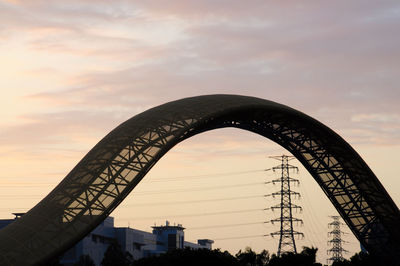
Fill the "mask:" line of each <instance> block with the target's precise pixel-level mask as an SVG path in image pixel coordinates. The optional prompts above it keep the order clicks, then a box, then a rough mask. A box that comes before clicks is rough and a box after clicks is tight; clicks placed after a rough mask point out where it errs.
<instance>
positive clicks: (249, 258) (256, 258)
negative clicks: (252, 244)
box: [236, 247, 269, 266]
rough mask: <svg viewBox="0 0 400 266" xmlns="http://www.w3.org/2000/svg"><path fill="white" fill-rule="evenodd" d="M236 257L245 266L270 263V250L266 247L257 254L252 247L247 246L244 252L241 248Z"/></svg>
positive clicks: (259, 265) (263, 265) (261, 265)
mask: <svg viewBox="0 0 400 266" xmlns="http://www.w3.org/2000/svg"><path fill="white" fill-rule="evenodd" d="M236 259H237V260H238V262H239V264H240V265H243V266H265V265H268V263H269V252H268V251H266V250H265V249H264V250H263V251H261V253H260V254H257V253H255V252H254V251H253V250H252V249H251V248H249V247H246V249H245V251H244V252H242V251H241V250H239V252H238V253H237V254H236Z"/></svg>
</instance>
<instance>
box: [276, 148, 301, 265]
mask: <svg viewBox="0 0 400 266" xmlns="http://www.w3.org/2000/svg"><path fill="white" fill-rule="evenodd" d="M272 158H274V159H277V160H280V161H281V164H280V165H278V166H275V167H273V168H272V170H273V171H275V170H280V171H281V177H280V178H278V179H274V180H272V183H273V184H275V183H280V184H281V190H280V191H278V192H275V193H272V194H271V195H272V196H273V197H274V196H279V197H280V199H281V202H280V203H279V204H278V205H275V206H272V207H271V210H280V213H281V216H280V218H276V219H273V220H271V223H275V222H279V223H280V230H279V231H277V232H273V233H271V236H272V237H274V236H279V244H278V252H277V255H278V257H279V256H281V255H282V254H283V253H285V252H294V253H297V248H296V242H295V239H294V236H301V237H304V234H303V233H301V232H298V231H295V230H293V223H301V224H303V220H301V219H298V218H295V217H293V213H292V212H293V210H302V208H301V207H300V206H298V205H296V204H293V203H292V198H295V197H300V193H298V192H295V191H293V190H291V188H290V184H291V183H297V184H299V180H298V179H295V178H291V177H290V176H289V171H290V169H292V170H297V171H298V168H297V167H296V166H293V165H290V164H289V161H290V160H291V159H294V158H293V157H292V156H286V155H282V156H272Z"/></svg>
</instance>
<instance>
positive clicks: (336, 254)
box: [327, 216, 348, 264]
mask: <svg viewBox="0 0 400 266" xmlns="http://www.w3.org/2000/svg"><path fill="white" fill-rule="evenodd" d="M330 217H331V218H332V219H333V221H332V222H330V223H329V224H328V228H332V231H330V232H328V237H332V239H331V240H329V241H328V245H332V248H330V249H328V250H327V254H328V255H331V257H330V258H329V259H328V264H329V262H331V263H334V262H335V261H342V260H344V258H343V253H347V252H348V251H347V250H345V249H344V248H343V247H342V244H343V243H345V241H344V240H343V239H342V234H344V232H343V231H341V229H340V225H342V223H341V222H340V216H330Z"/></svg>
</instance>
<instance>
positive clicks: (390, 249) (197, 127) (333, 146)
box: [0, 95, 400, 265]
mask: <svg viewBox="0 0 400 266" xmlns="http://www.w3.org/2000/svg"><path fill="white" fill-rule="evenodd" d="M223 127H237V128H241V129H245V130H249V131H252V132H255V133H258V134H260V135H263V136H265V137H267V138H269V139H271V140H273V141H275V142H276V143H278V144H280V145H281V146H283V147H284V148H286V149H287V150H288V151H290V152H291V153H292V154H293V155H294V156H295V157H296V158H297V159H298V160H299V161H300V162H301V163H302V164H303V165H304V166H305V167H306V169H307V170H308V171H309V172H310V174H311V175H312V176H313V177H314V178H315V180H316V181H317V182H318V184H319V185H320V186H321V188H322V189H323V191H324V192H325V193H326V195H327V196H328V197H329V199H330V200H331V202H332V203H333V205H334V206H335V207H336V209H337V210H338V212H339V213H340V215H341V216H342V218H343V219H344V221H345V222H346V223H347V225H348V226H349V227H350V229H351V230H352V231H353V233H354V234H355V235H356V237H357V238H358V239H359V240H360V241H361V243H362V244H363V246H364V247H365V248H366V249H367V250H369V251H370V252H372V253H374V254H377V255H382V256H383V259H385V260H387V261H388V263H392V264H395V263H397V262H398V261H400V260H399V258H398V256H399V255H398V254H400V247H399V243H398V239H400V232H399V229H398V224H399V223H400V212H399V209H398V208H397V206H396V204H395V203H394V202H393V200H392V199H391V198H390V196H389V195H388V193H387V192H386V190H385V189H384V188H383V186H382V185H381V183H380V182H379V180H378V179H377V178H376V176H375V175H374V174H373V172H372V171H371V170H370V169H369V167H368V166H367V165H366V164H365V162H364V161H363V160H362V159H361V158H360V156H359V155H358V154H357V153H356V152H355V151H354V150H353V149H352V148H351V147H350V145H349V144H347V143H346V142H345V141H344V140H343V139H342V138H341V137H340V136H338V135H337V134H336V133H334V132H333V131H332V130H330V129H329V128H327V127H326V126H324V125H323V124H321V123H319V122H318V121H316V120H315V119H313V118H311V117H309V116H307V115H305V114H303V113H301V112H299V111H296V110H294V109H291V108H289V107H287V106H284V105H280V104H277V103H274V102H271V101H267V100H263V99H258V98H253V97H245V96H235V95H209V96H199V97H193V98H186V99H182V100H178V101H175V102H170V103H167V104H164V105H161V106H158V107H155V108H152V109H150V110H147V111H146V112H143V113H141V114H139V115H136V116H134V117H133V118H131V119H129V120H128V121H126V122H124V123H123V124H121V125H120V126H118V127H117V128H116V129H114V130H113V131H111V132H110V133H109V134H108V135H107V136H106V137H104V138H103V139H102V140H101V141H100V142H99V143H98V144H97V145H96V146H95V147H94V148H93V149H92V150H91V151H90V152H89V153H88V154H87V155H86V156H85V157H84V158H83V159H82V160H81V161H80V162H79V163H78V165H77V166H76V167H75V168H74V169H73V170H72V171H71V172H70V173H69V174H68V175H67V176H66V177H65V178H64V180H63V181H62V182H61V183H60V184H59V185H58V186H57V187H56V188H55V189H54V190H53V191H52V192H51V193H50V194H49V195H48V196H46V197H45V198H44V199H43V200H42V201H41V202H39V203H38V204H37V205H36V206H35V207H34V208H32V209H31V210H30V211H29V212H28V213H27V214H25V215H24V216H23V217H22V218H20V219H18V220H16V221H15V222H13V223H12V224H11V225H9V226H7V227H6V228H4V229H2V230H0V265H31V264H39V263H43V262H45V261H46V260H48V259H50V258H52V257H54V256H57V255H59V254H61V253H62V252H64V251H66V250H67V249H68V248H70V247H72V246H73V245H74V244H75V243H76V242H78V241H79V240H80V239H82V238H83V237H84V236H85V235H86V234H88V233H89V232H90V231H91V230H93V229H94V228H95V227H96V226H97V225H99V224H100V223H101V222H102V221H103V220H104V219H105V218H106V217H107V216H108V215H109V214H110V213H111V212H112V211H113V210H114V209H115V208H116V207H117V206H118V205H119V204H120V203H121V202H122V200H123V199H124V198H125V197H126V196H127V195H128V194H129V193H130V192H131V191H132V190H133V189H134V187H135V186H136V185H137V184H138V183H139V182H140V181H141V180H142V178H143V177H144V176H145V175H146V173H147V172H148V171H149V170H150V169H151V167H152V166H153V165H154V164H155V163H156V162H157V161H158V160H159V159H160V158H161V157H162V156H163V155H164V154H165V153H167V152H168V151H169V150H170V149H171V148H172V147H173V146H175V145H176V144H178V143H179V142H181V141H182V140H184V139H186V138H189V137H191V136H193V135H196V134H199V133H201V132H204V131H208V130H212V129H216V128H223Z"/></svg>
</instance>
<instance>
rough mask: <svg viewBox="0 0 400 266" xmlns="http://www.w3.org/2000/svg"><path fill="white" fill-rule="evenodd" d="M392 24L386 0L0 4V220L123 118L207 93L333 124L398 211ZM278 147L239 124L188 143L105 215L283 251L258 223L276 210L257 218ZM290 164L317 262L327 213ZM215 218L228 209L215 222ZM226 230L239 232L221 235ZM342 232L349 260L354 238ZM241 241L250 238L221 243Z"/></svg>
mask: <svg viewBox="0 0 400 266" xmlns="http://www.w3.org/2000/svg"><path fill="white" fill-rule="evenodd" d="M399 28H400V3H399V2H398V1H385V0H384V1H368V2H366V1H351V2H349V1H301V2H299V1H246V2H244V1H223V0H221V1H208V0H204V1H193V0H192V1H191V0H189V1H175V0H171V1H168V2H161V1H154V0H148V1H121V0H115V1H105V0H98V1H94V0H79V1H76V0H69V1H65V0H59V1H48V0H29V1H22V0H8V1H4V0H3V1H0V58H1V60H0V92H1V97H0V168H1V169H2V171H1V173H0V193H1V194H0V195H1V196H0V197H1V201H0V218H10V217H12V215H11V213H12V212H24V211H27V210H29V209H30V208H31V207H33V206H34V205H35V204H36V203H37V202H38V201H39V200H40V199H41V198H42V197H43V196H45V195H46V194H47V193H48V192H49V191H50V190H51V189H52V188H53V187H54V186H55V185H56V184H57V183H58V182H59V181H60V180H62V178H63V177H65V175H66V174H67V173H68V172H69V171H70V170H71V169H72V168H73V167H74V166H75V165H76V164H77V163H78V162H79V160H80V159H81V158H82V157H83V156H84V155H85V154H86V153H87V152H88V151H89V150H90V148H91V147H93V146H94V145H95V144H96V143H97V142H98V141H99V140H100V139H101V138H102V137H104V136H105V135H106V134H107V133H108V132H109V131H110V130H112V129H113V128H115V127H116V126H118V125H119V124H120V123H122V122H124V121H125V120H127V119H129V118H130V117H132V116H134V115H136V114H138V113H140V112H142V111H145V110H147V109H148V108H150V107H154V106H157V105H159V104H162V103H165V102H168V101H172V100H175V99H179V98H184V97H189V96H196V95H203V94H216V93H224V94H240V95H249V96H256V97H260V98H264V99H268V100H272V101H276V102H279V103H282V104H285V105H288V106H291V107H293V108H295V109H297V110H300V111H302V112H304V113H306V114H308V115H310V116H312V117H314V118H316V119H317V120H319V121H321V122H322V123H324V124H326V125H327V126H329V127H330V128H332V129H333V130H334V131H336V132H337V133H338V134H340V135H341V136H342V137H343V138H344V139H345V140H346V141H348V142H349V143H350V144H351V145H352V146H353V147H354V148H355V150H356V151H357V152H359V153H360V155H361V156H362V157H363V159H364V160H365V161H366V162H367V164H368V165H369V166H370V167H371V169H372V170H373V171H374V173H375V174H376V175H377V176H378V178H379V180H380V181H381V182H382V184H383V185H384V186H385V188H386V189H387V191H388V192H389V194H390V195H391V196H392V198H393V199H394V201H395V202H396V204H399V203H400V190H398V187H399V185H400V181H399V180H398V174H397V172H398V169H396V166H397V165H399V164H400V156H398V154H397V152H398V151H399V148H400V108H399V105H398V103H399V100H400V88H399V84H400V50H399V48H398V47H400V34H398V31H399ZM283 153H286V154H287V152H286V151H285V150H283V149H282V148H280V147H279V146H278V145H276V144H274V143H272V142H271V141H269V140H267V139H264V138H262V137H260V136H257V135H254V134H253V133H249V132H244V131H240V130H238V129H224V130H216V131H212V132H207V133H204V134H201V135H199V136H195V137H193V138H191V139H189V140H186V141H184V142H183V143H181V144H179V145H178V146H177V147H175V148H174V149H172V150H171V151H170V152H169V153H168V154H167V155H166V156H165V157H164V158H162V159H161V161H160V162H159V163H158V164H157V165H156V166H155V167H154V168H153V169H152V170H151V172H150V173H149V174H148V176H147V177H146V178H145V180H144V181H143V183H141V184H139V186H138V187H137V189H135V190H134V191H133V193H132V194H131V195H130V196H129V197H128V198H127V199H126V200H125V201H124V202H123V203H122V204H121V206H120V207H119V208H118V209H117V210H115V212H114V213H113V214H112V215H113V216H114V217H115V221H116V224H117V225H118V226H131V227H135V228H140V229H143V230H151V228H150V226H151V225H153V224H154V223H157V224H161V223H164V222H165V220H166V219H169V220H170V221H171V222H172V223H174V222H176V223H181V224H183V225H184V226H185V227H187V229H186V238H187V239H188V240H192V241H193V240H195V239H197V238H211V239H221V240H216V242H215V245H214V246H215V247H218V248H221V249H223V250H225V249H227V250H229V251H230V252H232V253H235V252H237V251H238V250H239V249H244V248H245V247H246V246H251V247H252V248H253V249H255V250H257V251H259V250H261V249H263V248H266V249H269V250H270V251H271V252H276V246H277V240H276V239H270V238H269V237H261V235H264V234H269V233H270V232H273V231H277V230H278V227H277V226H276V225H275V226H274V225H271V224H263V222H264V221H269V220H271V219H273V218H275V217H276V216H278V213H271V212H268V211H261V209H263V208H267V207H268V206H270V205H273V204H276V199H275V201H274V199H268V198H264V197H262V195H264V194H268V193H271V192H273V191H275V190H277V189H278V188H277V187H273V186H272V187H271V186H270V185H265V184H263V182H266V181H268V180H271V179H272V178H277V177H278V176H279V173H273V172H270V171H263V170H265V169H268V168H270V167H272V166H274V165H275V164H276V163H277V162H276V161H274V160H273V159H271V158H269V156H271V155H281V154H283ZM292 164H294V165H297V166H298V167H300V172H299V174H294V175H296V178H299V179H300V180H301V182H302V183H301V185H300V187H298V188H294V189H296V190H298V191H300V192H301V193H302V194H303V197H302V198H301V200H299V201H298V202H297V204H300V205H302V206H303V208H304V212H303V213H299V214H296V215H298V216H299V217H300V218H302V219H303V220H304V225H303V226H302V227H298V228H296V230H298V231H302V232H304V233H305V239H304V240H299V242H298V246H299V247H301V246H302V245H314V246H317V247H319V249H320V251H319V259H320V261H322V262H324V261H323V260H325V258H326V249H327V246H326V241H327V239H328V238H327V231H328V228H327V223H328V222H329V221H330V218H329V217H328V216H329V215H335V214H336V211H335V210H334V209H333V207H332V206H331V204H330V203H329V201H328V199H327V198H326V197H325V196H324V194H323V193H322V191H321V190H320V189H319V187H318V186H317V185H316V182H315V181H314V180H313V179H312V177H311V176H310V175H309V174H308V173H307V171H306V170H305V169H304V168H302V167H301V165H300V163H298V162H296V161H292ZM224 186H226V187H225V188H224V189H221V188H222V187H224ZM228 186H230V187H228ZM177 190H179V192H177ZM182 190H186V192H185V191H182ZM171 191H172V192H171ZM304 194H305V195H304ZM233 198H236V199H233ZM183 200H184V201H187V202H191V203H190V204H184V203H182V201H183ZM179 201H180V203H179ZM168 202H169V204H167V205H166V204H165V203H168ZM159 203H164V205H162V204H159ZM245 210H248V212H244V211H245ZM223 211H225V212H231V213H230V214H224V215H213V214H212V213H215V212H223ZM194 214H197V215H198V214H203V215H202V216H196V215H194ZM190 215H191V216H190ZM256 223H258V224H256ZM228 224H246V225H243V226H232V227H229V228H228V227H226V226H225V227H218V226H217V225H228ZM206 225H208V226H210V228H200V227H205V226H206ZM212 226H214V227H212ZM191 228H192V229H191ZM344 229H345V230H347V232H348V233H349V234H348V235H345V238H347V239H348V241H349V243H348V245H347V246H346V248H347V249H348V250H349V251H350V253H349V255H351V254H353V253H354V252H356V251H358V246H357V245H358V244H357V240H356V239H355V238H354V237H353V236H352V235H351V233H350V230H348V229H346V228H345V227H344ZM241 236H254V237H252V238H236V239H226V238H235V237H241ZM300 249H301V248H300ZM349 255H347V256H349Z"/></svg>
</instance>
